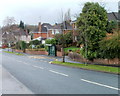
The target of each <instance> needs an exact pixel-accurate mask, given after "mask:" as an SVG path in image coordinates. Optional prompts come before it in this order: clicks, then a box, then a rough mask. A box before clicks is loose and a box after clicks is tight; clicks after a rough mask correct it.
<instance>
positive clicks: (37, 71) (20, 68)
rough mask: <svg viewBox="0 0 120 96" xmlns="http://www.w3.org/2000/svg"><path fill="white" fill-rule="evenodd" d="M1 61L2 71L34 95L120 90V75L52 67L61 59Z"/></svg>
mask: <svg viewBox="0 0 120 96" xmlns="http://www.w3.org/2000/svg"><path fill="white" fill-rule="evenodd" d="M2 57H3V59H2V64H3V67H4V68H5V69H6V70H7V71H9V73H11V74H12V76H14V77H15V78H16V79H17V80H19V82H22V84H23V85H24V86H26V87H27V88H28V89H29V90H31V91H32V92H33V93H35V94H118V91H119V90H120V89H119V86H118V75H115V74H108V73H101V72H94V71H90V70H82V69H77V68H70V67H65V66H58V65H53V64H50V63H49V62H50V61H52V60H55V59H61V58H56V57H48V56H44V55H25V56H17V55H14V54H9V53H4V52H3V56H2ZM6 58H7V59H6ZM66 60H67V59H66Z"/></svg>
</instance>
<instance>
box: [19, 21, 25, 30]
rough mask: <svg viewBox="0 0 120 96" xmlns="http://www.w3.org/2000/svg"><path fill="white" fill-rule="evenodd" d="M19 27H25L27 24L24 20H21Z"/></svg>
mask: <svg viewBox="0 0 120 96" xmlns="http://www.w3.org/2000/svg"><path fill="white" fill-rule="evenodd" d="M19 27H20V28H22V29H24V28H25V26H24V22H23V21H20V24H19Z"/></svg>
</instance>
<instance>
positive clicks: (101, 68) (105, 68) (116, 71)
mask: <svg viewBox="0 0 120 96" xmlns="http://www.w3.org/2000/svg"><path fill="white" fill-rule="evenodd" d="M51 63H52V64H59V65H63V66H69V67H75V68H82V69H88V70H95V71H101V72H108V73H114V74H120V72H119V67H109V66H101V65H91V64H87V65H85V64H79V63H70V62H61V61H52V62H51Z"/></svg>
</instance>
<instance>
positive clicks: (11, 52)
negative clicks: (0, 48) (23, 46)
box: [4, 51, 23, 55]
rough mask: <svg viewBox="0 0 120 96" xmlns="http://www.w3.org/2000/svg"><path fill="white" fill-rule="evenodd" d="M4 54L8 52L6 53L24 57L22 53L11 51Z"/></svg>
mask: <svg viewBox="0 0 120 96" xmlns="http://www.w3.org/2000/svg"><path fill="white" fill-rule="evenodd" d="M4 52H6V53H11V54H15V55H23V54H21V53H16V52H11V51H4Z"/></svg>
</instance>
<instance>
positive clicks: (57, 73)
mask: <svg viewBox="0 0 120 96" xmlns="http://www.w3.org/2000/svg"><path fill="white" fill-rule="evenodd" d="M49 71H50V72H53V73H56V74H59V75H63V76H66V77H68V75H67V74H64V73H60V72H56V71H53V70H49Z"/></svg>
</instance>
